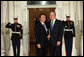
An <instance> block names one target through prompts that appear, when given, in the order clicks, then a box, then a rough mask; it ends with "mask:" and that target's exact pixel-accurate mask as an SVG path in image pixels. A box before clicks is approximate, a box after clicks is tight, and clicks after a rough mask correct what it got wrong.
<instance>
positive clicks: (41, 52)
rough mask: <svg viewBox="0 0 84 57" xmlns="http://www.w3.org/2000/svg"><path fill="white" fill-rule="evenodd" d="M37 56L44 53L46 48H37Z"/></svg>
mask: <svg viewBox="0 0 84 57" xmlns="http://www.w3.org/2000/svg"><path fill="white" fill-rule="evenodd" d="M37 52H38V56H45V55H46V48H37Z"/></svg>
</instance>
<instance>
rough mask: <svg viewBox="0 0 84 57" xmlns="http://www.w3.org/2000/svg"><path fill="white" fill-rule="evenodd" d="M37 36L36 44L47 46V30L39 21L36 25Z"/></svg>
mask: <svg viewBox="0 0 84 57" xmlns="http://www.w3.org/2000/svg"><path fill="white" fill-rule="evenodd" d="M35 38H36V45H37V44H41V47H42V48H44V47H46V46H47V32H46V30H45V28H44V26H43V25H42V24H41V22H38V24H36V27H35Z"/></svg>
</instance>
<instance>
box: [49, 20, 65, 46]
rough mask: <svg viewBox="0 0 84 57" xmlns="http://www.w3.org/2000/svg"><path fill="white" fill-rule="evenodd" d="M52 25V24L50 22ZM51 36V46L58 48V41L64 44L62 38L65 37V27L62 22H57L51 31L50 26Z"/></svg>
mask: <svg viewBox="0 0 84 57" xmlns="http://www.w3.org/2000/svg"><path fill="white" fill-rule="evenodd" d="M49 23H50V24H49V25H51V22H49ZM50 35H51V38H50V40H49V42H50V46H51V45H53V46H57V41H60V42H61V43H62V36H63V25H62V22H61V21H60V20H57V19H56V20H55V23H54V27H53V29H52V31H51V26H50Z"/></svg>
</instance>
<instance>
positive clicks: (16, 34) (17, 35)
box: [6, 18, 23, 56]
mask: <svg viewBox="0 0 84 57" xmlns="http://www.w3.org/2000/svg"><path fill="white" fill-rule="evenodd" d="M17 20H18V18H14V23H13V24H11V23H10V22H9V23H8V24H7V25H6V28H10V29H11V30H12V36H11V40H12V46H13V53H14V56H19V55H20V39H22V36H23V27H22V25H21V24H19V23H18V22H16V21H17ZM16 48H17V52H16Z"/></svg>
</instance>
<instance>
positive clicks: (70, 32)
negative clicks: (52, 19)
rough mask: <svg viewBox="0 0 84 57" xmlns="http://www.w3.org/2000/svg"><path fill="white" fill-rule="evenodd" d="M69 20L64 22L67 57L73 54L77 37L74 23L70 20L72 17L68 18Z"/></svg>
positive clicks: (68, 16)
mask: <svg viewBox="0 0 84 57" xmlns="http://www.w3.org/2000/svg"><path fill="white" fill-rule="evenodd" d="M66 18H67V20H66V21H64V40H65V48H66V56H71V54H72V44H73V37H75V28H74V22H73V21H71V20H70V15H67V16H66Z"/></svg>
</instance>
